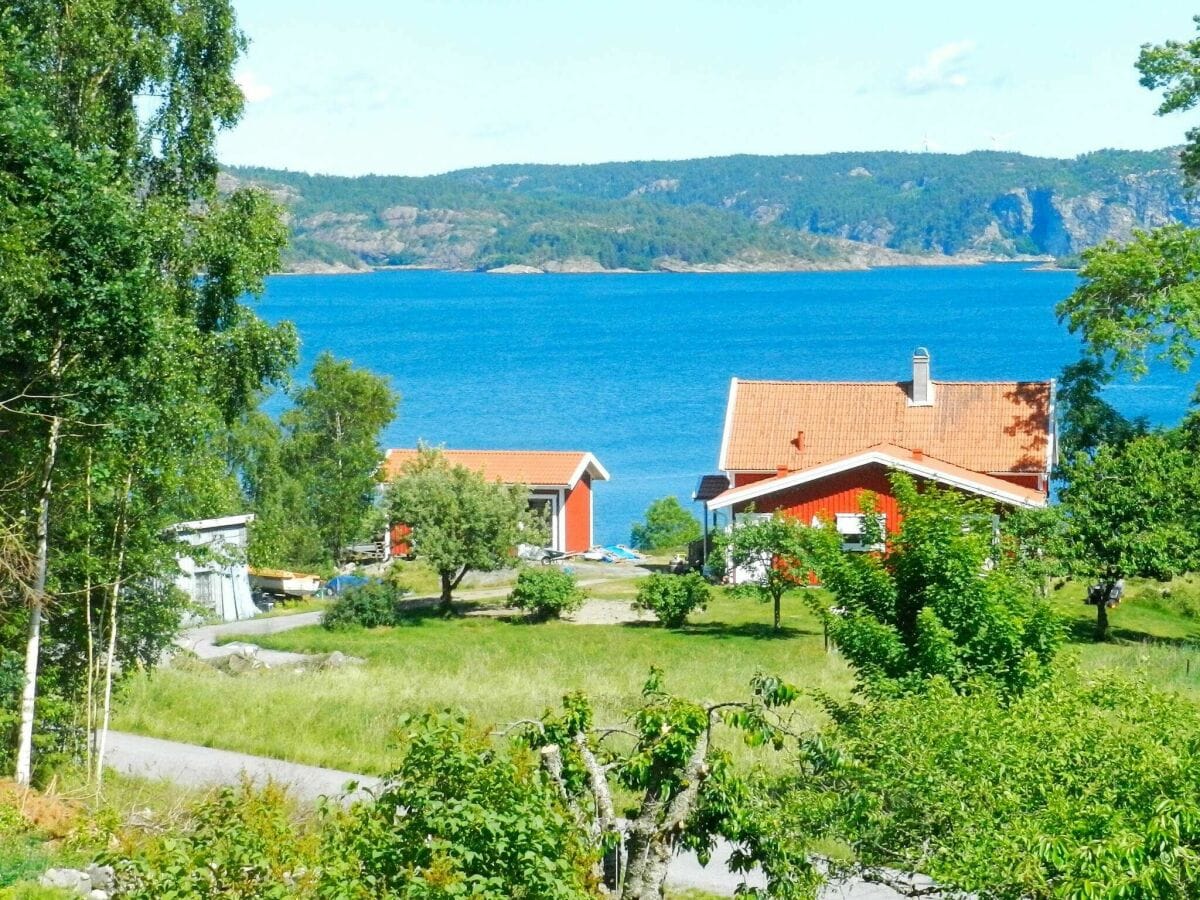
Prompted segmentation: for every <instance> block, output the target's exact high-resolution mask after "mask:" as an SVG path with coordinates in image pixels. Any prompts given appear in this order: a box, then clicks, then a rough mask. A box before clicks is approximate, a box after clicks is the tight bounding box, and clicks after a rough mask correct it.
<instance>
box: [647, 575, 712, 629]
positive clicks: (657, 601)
mask: <svg viewBox="0 0 1200 900" xmlns="http://www.w3.org/2000/svg"><path fill="white" fill-rule="evenodd" d="M711 593H712V589H711V588H710V587H709V584H708V582H707V581H706V580H705V579H704V576H702V575H700V574H699V573H698V572H688V573H687V574H686V575H666V574H659V573H656V574H654V575H650V576H649V577H647V578H644V579H642V581H641V582H639V584H638V592H637V599H636V600H634V602H633V608H634V609H645V610H649V611H650V612H652V613H654V614H655V615H656V616H658V620H659V621H660V622H662V623H663V625H665V626H666V627H667V628H682V627H683V626H684V625H686V624H687V619H688V616H690V615H691V614H692V613H693V612H695V611H697V610H702V609H704V608H705V607H706V606H707V605H708V600H709V596H710V594H711Z"/></svg>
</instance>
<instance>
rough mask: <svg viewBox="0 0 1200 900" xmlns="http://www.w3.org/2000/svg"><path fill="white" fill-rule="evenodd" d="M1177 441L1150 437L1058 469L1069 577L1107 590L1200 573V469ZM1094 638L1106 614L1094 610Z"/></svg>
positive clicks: (1163, 435)
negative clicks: (1136, 580) (1138, 579)
mask: <svg viewBox="0 0 1200 900" xmlns="http://www.w3.org/2000/svg"><path fill="white" fill-rule="evenodd" d="M1181 438H1182V436H1181V435H1180V434H1178V433H1172V432H1153V433H1150V434H1145V435H1141V436H1140V437H1136V438H1133V439H1131V440H1129V441H1127V442H1126V443H1125V444H1123V445H1107V444H1106V445H1102V446H1100V447H1099V448H1098V449H1097V450H1096V452H1095V453H1094V454H1093V455H1088V454H1086V453H1077V454H1076V455H1075V456H1074V457H1073V458H1071V459H1070V460H1068V461H1067V462H1066V463H1064V464H1063V465H1062V467H1061V469H1060V473H1059V475H1060V478H1061V479H1062V489H1061V492H1060V498H1061V503H1062V511H1063V519H1064V523H1065V525H1064V533H1063V536H1062V549H1061V552H1062V558H1063V562H1064V564H1065V566H1066V568H1067V570H1068V571H1069V572H1071V573H1072V574H1075V575H1080V576H1083V577H1085V578H1089V579H1097V580H1098V581H1099V582H1100V584H1101V585H1102V586H1103V588H1104V589H1105V590H1107V589H1109V588H1110V587H1112V586H1113V585H1115V583H1116V582H1117V581H1118V580H1122V579H1126V578H1129V577H1131V576H1135V575H1140V576H1146V577H1151V578H1157V579H1159V580H1168V579H1170V578H1171V577H1172V576H1175V575H1180V574H1182V573H1184V572H1187V571H1190V570H1191V569H1193V568H1195V567H1196V566H1197V565H1200V511H1198V510H1200V469H1198V468H1197V466H1196V454H1195V451H1194V450H1192V449H1190V448H1189V447H1187V446H1186V445H1185V444H1184V443H1183V441H1182V439H1181ZM1096 611H1097V622H1096V637H1097V639H1099V640H1103V639H1104V638H1105V637H1106V635H1107V628H1108V613H1107V611H1106V609H1105V605H1104V604H1103V603H1101V604H1097V607H1096Z"/></svg>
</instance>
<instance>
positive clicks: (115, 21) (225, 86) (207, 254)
mask: <svg viewBox="0 0 1200 900" xmlns="http://www.w3.org/2000/svg"><path fill="white" fill-rule="evenodd" d="M243 48H244V40H243V38H242V37H241V35H240V33H239V32H238V31H237V29H236V25H235V22H234V18H233V14H232V9H231V6H230V4H229V3H227V2H224V0H191V2H172V0H145V2H139V3H132V4H131V3H123V2H117V0H97V2H92V3H88V4H83V5H76V4H67V3H61V2H52V0H51V2H45V0H29V2H20V0H19V2H16V3H13V4H8V5H6V6H5V8H4V9H3V10H2V11H0V63H3V68H4V75H5V77H4V78H3V80H2V83H0V159H3V161H4V163H3V165H2V166H0V233H2V234H3V235H4V238H3V239H2V240H0V275H2V276H3V277H0V295H2V296H0V300H2V301H3V304H2V306H0V317H2V321H0V379H2V381H0V396H2V397H7V398H9V399H8V400H7V401H6V402H5V404H4V406H3V408H2V409H0V429H3V430H4V431H5V433H6V438H7V439H8V441H9V443H10V444H11V445H12V446H13V453H12V454H11V455H10V457H9V458H8V459H6V460H5V462H6V463H7V465H8V472H7V474H9V475H10V476H11V477H13V478H15V480H17V481H18V482H19V483H21V484H23V485H25V491H24V497H22V498H21V500H20V501H19V502H18V508H20V507H27V508H30V509H32V510H34V514H33V515H32V517H31V520H32V521H31V523H30V525H29V532H28V535H29V536H28V541H29V544H30V546H31V547H32V552H33V557H34V560H35V567H34V576H33V579H32V583H31V591H30V603H29V613H28V629H27V640H26V645H25V673H24V686H23V689H22V696H21V725H20V729H19V740H18V751H17V764H16V773H15V774H16V777H17V780H18V781H20V782H22V783H27V782H28V781H29V779H30V776H31V771H32V769H31V764H32V746H33V744H32V733H33V729H34V719H35V713H36V706H35V704H36V693H37V681H38V665H39V658H40V646H41V642H42V637H43V633H42V627H43V624H44V614H45V611H46V608H47V602H48V599H49V597H50V595H51V592H52V591H54V590H56V589H57V590H59V591H60V592H67V593H69V592H71V591H73V590H76V589H77V588H78V585H68V584H66V583H65V582H63V581H62V580H61V579H60V578H59V574H58V572H57V570H56V561H57V560H58V552H59V551H60V550H61V549H63V548H60V547H59V546H57V545H56V544H55V540H56V536H58V535H65V534H66V533H67V532H68V530H69V529H67V528H65V527H63V526H64V525H65V523H64V522H63V521H62V520H63V515H62V514H63V513H64V512H65V510H63V509H61V507H60V504H57V503H56V501H55V497H56V496H57V493H56V492H58V491H60V490H61V489H62V488H64V487H68V486H70V485H72V484H73V483H77V480H78V479H80V478H81V472H82V470H81V468H80V460H81V459H82V458H83V456H84V454H83V453H81V452H79V451H80V450H81V449H82V448H83V447H85V446H87V445H89V444H90V443H93V442H95V441H99V440H101V438H100V437H99V435H102V434H104V433H107V432H117V433H125V432H122V431H121V429H120V426H121V425H122V423H123V424H124V425H126V426H129V427H130V429H131V431H132V432H137V433H139V434H140V435H142V437H143V438H145V439H146V443H145V446H148V447H149V446H153V447H154V448H156V449H155V452H154V454H153V455H154V456H155V457H156V459H155V465H154V466H153V467H151V466H150V465H146V466H144V467H142V466H139V465H136V464H131V465H129V466H127V467H126V472H125V474H126V475H127V478H126V481H127V482H128V485H129V494H130V495H140V494H147V495H157V496H158V497H159V499H162V497H163V491H162V486H161V485H160V484H157V482H159V481H161V480H162V479H166V480H168V481H170V480H171V479H174V478H176V476H177V475H178V472H179V470H180V468H181V467H186V465H187V464H188V461H187V459H186V454H187V452H188V451H189V449H191V447H192V446H195V444H196V441H195V438H196V436H197V432H198V430H199V427H200V423H204V424H207V423H209V422H210V421H211V417H209V416H207V415H205V416H201V417H200V418H199V420H198V422H197V426H196V428H195V429H193V432H192V436H191V439H189V440H183V441H179V440H177V438H178V430H177V422H173V421H172V417H178V416H180V415H181V414H186V412H187V411H188V409H187V408H188V407H190V406H193V405H195V406H200V407H203V408H205V409H206V410H215V411H218V412H219V413H220V416H221V417H223V418H225V419H231V418H232V417H234V416H236V415H237V414H238V413H239V411H240V410H242V409H244V408H245V406H246V405H247V404H248V403H249V402H250V400H251V399H252V398H253V397H254V396H256V394H257V392H258V391H259V390H260V389H261V387H262V386H263V384H264V383H265V382H270V381H272V380H277V379H279V378H280V377H282V375H283V374H284V373H285V372H286V369H287V367H288V366H289V365H290V363H291V362H292V360H293V359H294V352H295V336H294V332H293V331H292V330H291V329H290V327H286V326H285V327H280V328H271V327H268V326H266V325H265V324H264V323H262V322H261V321H260V320H258V319H257V318H256V317H255V316H254V315H253V314H252V313H251V312H250V311H249V310H248V309H247V308H246V307H245V306H243V305H242V304H241V303H240V302H239V298H240V297H241V296H242V295H243V294H244V293H246V292H247V291H249V292H252V293H253V292H258V291H261V289H262V276H263V274H264V273H265V272H267V271H269V270H270V268H271V267H272V265H274V263H275V262H276V261H277V258H278V253H279V249H280V247H281V245H282V243H283V240H284V229H283V226H282V224H281V223H280V221H279V217H278V211H277V209H276V208H275V207H274V205H273V204H272V203H271V202H270V201H269V200H268V199H267V198H265V197H264V196H262V195H258V194H254V193H253V192H237V193H235V194H233V195H232V196H229V197H225V198H222V197H219V196H218V195H217V191H216V159H215V155H214V138H215V135H216V133H217V131H218V130H219V129H220V128H222V127H227V126H229V125H232V124H233V123H234V122H235V121H236V120H237V118H238V116H239V115H240V113H241V109H242V97H241V94H240V92H239V90H238V88H237V85H236V84H235V83H234V80H233V75H232V68H233V65H234V63H235V62H236V59H237V57H238V55H239V54H240V53H241V51H242V50H243ZM139 98H140V99H141V100H145V99H146V98H151V99H152V100H153V102H154V104H155V105H154V106H153V108H152V109H150V110H149V112H145V107H144V105H143V106H141V107H139ZM140 110H141V111H142V113H144V114H141V113H140ZM164 375H172V376H174V375H178V376H179V377H178V378H176V377H171V378H164V377H163V376H164ZM164 383H169V384H171V385H172V386H173V387H175V388H183V389H184V393H183V395H182V397H181V396H180V394H179V393H178V392H175V391H167V390H163V389H161V388H162V387H163V384H164ZM181 400H182V401H183V402H182V403H181V402H180V401H181ZM209 437H210V438H211V435H209ZM172 446H173V447H174V449H175V451H176V455H175V456H174V457H173V458H172V460H171V462H170V463H169V464H167V465H163V464H162V462H163V457H162V453H161V451H163V450H164V449H166V448H168V447H172ZM128 449H129V448H128V447H126V448H121V451H128ZM118 458H120V451H119V455H118ZM128 458H130V459H132V457H128ZM147 458H148V457H147ZM112 496H114V497H115V494H114V495H112ZM158 508H159V509H161V510H162V511H163V512H164V513H165V512H167V511H168V510H169V509H170V506H169V504H162V505H160V506H159V507H158ZM154 521H155V519H154V518H152V519H151V520H150V521H149V522H147V523H143V524H145V525H150V524H152V523H153V522H154ZM109 552H110V553H113V554H114V555H120V551H119V550H117V549H116V548H115V547H110V551H109ZM121 560H122V564H121V565H120V566H118V567H117V568H118V570H119V571H120V572H121V573H123V577H118V578H117V580H116V581H115V582H114V584H115V585H116V587H115V590H116V591H117V595H114V599H116V597H117V596H118V595H119V592H120V585H121V584H122V583H128V582H129V581H130V580H132V579H134V578H135V576H136V577H138V578H144V577H147V576H152V575H155V574H159V572H157V571H142V572H134V571H131V570H129V569H128V567H127V565H128V562H129V561H130V558H129V556H128V554H125V555H124V556H121ZM62 574H64V575H65V574H67V573H65V572H64V573H62ZM68 588H69V589H71V590H70V591H68ZM114 627H115V626H114ZM110 637H111V636H110ZM110 643H112V641H111V640H110Z"/></svg>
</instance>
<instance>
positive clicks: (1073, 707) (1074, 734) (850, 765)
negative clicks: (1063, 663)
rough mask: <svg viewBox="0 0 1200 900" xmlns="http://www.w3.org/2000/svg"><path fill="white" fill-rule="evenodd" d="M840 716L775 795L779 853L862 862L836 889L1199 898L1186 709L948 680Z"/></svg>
mask: <svg viewBox="0 0 1200 900" xmlns="http://www.w3.org/2000/svg"><path fill="white" fill-rule="evenodd" d="M829 712H830V713H831V715H832V720H833V722H834V723H835V724H833V725H831V726H829V727H827V728H825V729H823V730H822V731H821V733H820V734H818V735H814V736H812V737H810V738H808V739H805V740H804V741H802V750H801V755H800V760H799V764H798V765H797V767H796V768H795V769H794V770H793V771H792V773H791V774H789V775H788V776H786V777H785V778H783V779H778V780H775V781H774V783H772V784H770V785H769V786H764V793H769V794H771V795H773V796H774V797H776V798H777V801H776V802H775V803H774V805H773V810H774V812H773V816H774V821H775V824H776V828H777V830H776V832H775V835H776V840H777V842H778V843H779V844H780V845H784V846H790V847H793V848H797V847H803V846H812V845H813V844H814V843H816V842H820V843H824V844H826V845H827V844H829V843H836V844H839V845H842V846H845V847H847V848H848V849H849V851H850V853H849V854H848V858H846V857H844V858H843V860H844V862H843V863H839V862H838V861H836V860H835V861H834V862H833V865H834V868H835V873H839V874H840V873H841V872H842V871H844V870H846V869H849V870H850V871H851V872H857V873H859V874H861V875H863V876H865V877H867V878H869V879H872V880H889V879H888V877H887V873H886V871H883V870H881V867H889V868H890V869H892V870H893V871H898V872H900V873H907V872H920V873H924V874H926V875H928V876H930V877H931V878H932V879H933V880H934V882H935V883H936V884H937V885H939V886H940V887H941V888H942V889H943V890H944V892H945V893H946V894H950V895H956V894H959V893H961V894H964V895H969V896H977V897H981V898H1009V897H1012V898H1015V897H1043V898H1049V897H1103V898H1118V897H1146V898H1149V897H1193V896H1197V894H1198V893H1200V871H1198V870H1197V868H1196V865H1195V860H1196V858H1197V855H1198V854H1200V831H1198V830H1197V828H1196V824H1195V823H1196V822H1197V821H1200V804H1198V802H1197V798H1200V790H1198V788H1200V784H1198V783H1197V780H1198V778H1200V765H1198V763H1200V760H1197V758H1196V756H1197V748H1200V714H1198V712H1197V708H1196V706H1195V704H1194V703H1192V702H1190V701H1189V700H1187V699H1186V698H1183V697H1180V696H1179V695H1177V694H1174V693H1171V692H1167V691H1163V690H1160V689H1158V688H1156V687H1155V686H1153V685H1151V684H1147V683H1145V682H1144V681H1141V680H1137V679H1133V678H1130V677H1128V676H1127V675H1124V674H1121V673H1118V672H1111V671H1108V672H1103V673H1094V674H1092V675H1090V676H1087V677H1084V676H1081V675H1079V674H1077V673H1073V672H1067V671H1064V672H1061V673H1058V674H1056V677H1054V678H1051V679H1048V680H1046V681H1044V682H1042V683H1041V684H1039V685H1037V686H1035V687H1033V688H1031V689H1030V690H1029V691H1027V692H1026V693H1025V694H1023V695H1021V696H1020V697H1015V698H1014V697H1012V696H1011V695H1008V694H1007V693H1005V692H1004V691H1002V690H1000V689H999V688H998V687H997V686H995V685H986V684H980V685H976V686H974V687H973V689H972V690H970V691H965V692H964V691H955V690H954V689H953V688H952V687H951V686H950V685H949V684H948V683H946V682H945V681H944V680H942V679H940V678H939V679H934V680H933V681H932V682H931V683H930V685H929V688H928V690H927V691H924V692H916V693H910V694H905V695H901V696H897V697H893V698H881V699H878V700H876V701H873V702H870V703H868V704H866V705H862V704H858V703H850V704H841V703H833V704H830V706H829ZM894 880H896V881H900V880H901V879H899V878H896V879H894Z"/></svg>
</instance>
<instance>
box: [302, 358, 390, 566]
mask: <svg viewBox="0 0 1200 900" xmlns="http://www.w3.org/2000/svg"><path fill="white" fill-rule="evenodd" d="M293 399H294V401H295V405H294V406H293V407H292V408H291V409H289V410H288V411H286V412H285V413H284V414H283V416H282V417H281V424H282V425H283V429H284V443H283V447H282V453H281V456H282V462H283V470H284V471H286V472H288V473H291V474H292V475H293V476H294V477H295V478H296V479H297V480H298V481H299V483H300V486H301V488H302V491H303V496H304V497H305V498H306V500H307V503H306V507H307V508H306V509H305V510H304V511H305V512H306V513H307V515H306V517H305V518H306V519H307V521H308V522H310V523H312V525H313V527H314V528H315V529H316V531H317V534H319V535H320V537H321V542H322V544H323V546H324V548H325V552H326V554H327V555H328V557H329V558H330V559H332V560H335V561H338V560H340V559H341V556H342V552H343V550H344V548H345V546H346V545H347V544H348V543H350V542H351V541H353V540H355V539H357V538H360V537H362V536H363V533H362V532H363V526H364V523H365V522H366V520H367V518H368V515H369V513H370V512H371V510H372V509H373V508H374V506H375V498H376V486H377V484H378V482H377V481H376V472H377V471H378V469H379V463H380V461H381V459H382V457H383V452H382V450H381V448H380V446H379V437H380V434H381V433H382V431H383V429H384V428H386V427H387V426H388V425H389V424H390V423H391V421H392V419H394V418H395V415H396V404H397V403H398V402H399V398H398V396H397V395H396V393H395V392H394V391H393V390H392V389H391V388H390V387H389V386H388V382H387V380H386V379H385V378H382V377H380V376H378V375H375V374H373V373H371V372H367V371H365V370H362V369H355V368H354V367H353V366H352V365H351V364H350V363H349V362H346V361H342V360H336V359H334V358H333V356H332V354H330V353H328V352H326V353H323V354H321V356H320V357H318V359H317V361H316V363H315V364H314V365H313V370H312V383H311V384H309V385H306V386H304V387H302V388H300V389H299V390H297V391H296V392H295V394H294V396H293Z"/></svg>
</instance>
